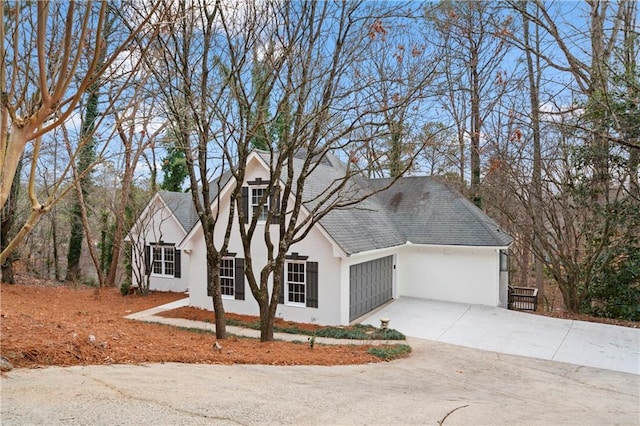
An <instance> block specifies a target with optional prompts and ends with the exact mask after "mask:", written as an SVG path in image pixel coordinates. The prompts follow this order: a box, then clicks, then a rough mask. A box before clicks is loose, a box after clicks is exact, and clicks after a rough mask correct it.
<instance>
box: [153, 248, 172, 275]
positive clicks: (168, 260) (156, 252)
mask: <svg viewBox="0 0 640 426" xmlns="http://www.w3.org/2000/svg"><path fill="white" fill-rule="evenodd" d="M152 250H153V274H154V275H168V276H172V277H173V276H174V275H175V271H176V269H175V249H174V247H173V246H161V245H154V246H152Z"/></svg>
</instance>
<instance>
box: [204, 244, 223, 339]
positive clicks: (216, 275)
mask: <svg viewBox="0 0 640 426" xmlns="http://www.w3.org/2000/svg"><path fill="white" fill-rule="evenodd" d="M205 240H206V241H207V242H206V246H207V278H208V283H207V285H208V286H209V288H211V297H212V298H213V311H214V314H215V320H216V338H217V339H226V338H227V321H226V319H225V317H224V305H223V303H222V294H221V292H220V253H218V251H217V250H216V249H215V247H214V246H213V232H205Z"/></svg>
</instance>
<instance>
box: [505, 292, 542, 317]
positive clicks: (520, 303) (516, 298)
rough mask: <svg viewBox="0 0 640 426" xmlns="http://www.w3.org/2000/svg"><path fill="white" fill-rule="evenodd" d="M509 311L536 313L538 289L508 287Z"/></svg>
mask: <svg viewBox="0 0 640 426" xmlns="http://www.w3.org/2000/svg"><path fill="white" fill-rule="evenodd" d="M509 309H514V310H518V311H536V310H537V309H538V289H537V288H535V287H512V286H509Z"/></svg>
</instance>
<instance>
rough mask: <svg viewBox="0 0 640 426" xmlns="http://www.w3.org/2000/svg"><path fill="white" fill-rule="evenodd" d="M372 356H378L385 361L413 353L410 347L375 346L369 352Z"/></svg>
mask: <svg viewBox="0 0 640 426" xmlns="http://www.w3.org/2000/svg"><path fill="white" fill-rule="evenodd" d="M367 352H368V353H370V354H371V355H374V356H377V357H378V358H380V359H384V360H385V361H391V360H393V359H396V358H402V357H404V356H406V355H408V354H410V353H411V346H409V345H393V346H374V347H372V348H371V349H369V350H368V351H367Z"/></svg>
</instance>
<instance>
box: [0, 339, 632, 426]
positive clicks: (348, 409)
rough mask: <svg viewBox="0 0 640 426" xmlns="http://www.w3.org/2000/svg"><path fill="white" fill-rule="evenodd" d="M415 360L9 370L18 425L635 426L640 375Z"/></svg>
mask: <svg viewBox="0 0 640 426" xmlns="http://www.w3.org/2000/svg"><path fill="white" fill-rule="evenodd" d="M409 343H410V344H411V346H412V347H413V348H414V351H413V354H412V356H411V357H410V358H408V359H405V360H398V361H394V362H389V363H379V364H370V365H359V366H343V367H274V366H261V365H235V366H222V365H186V364H151V365H142V366H132V365H114V366H89V367H69V368H58V367H56V368H44V369H36V370H24V369H21V370H14V371H11V372H9V373H8V374H6V375H4V376H2V378H0V386H1V388H0V396H1V408H0V420H1V423H2V425H3V426H7V425H23V424H33V423H36V424H65V425H67V424H98V425H101V424H104V425H107V424H108V425H114V424H119V425H133V424H136V425H139V424H154V425H157V424H223V425H224V424H241V425H254V424H438V422H442V421H443V419H444V423H443V424H473V425H478V424H492V425H493V424H554V425H558V424H581V425H587V424H594V425H595V424H597V425H603V424H639V423H640V408H639V406H640V376H638V375H635V374H627V373H622V372H616V371H610V370H603V369H596V368H592V367H584V366H576V365H571V364H564V363H560V362H555V361H547V360H538V359H531V358H525V357H519V356H514V355H506V354H499V353H495V352H488V351H483V350H478V349H472V348H465V347H459V346H454V345H451V344H447V343H442V342H432V341H427V340H419V339H410V341H409Z"/></svg>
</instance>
